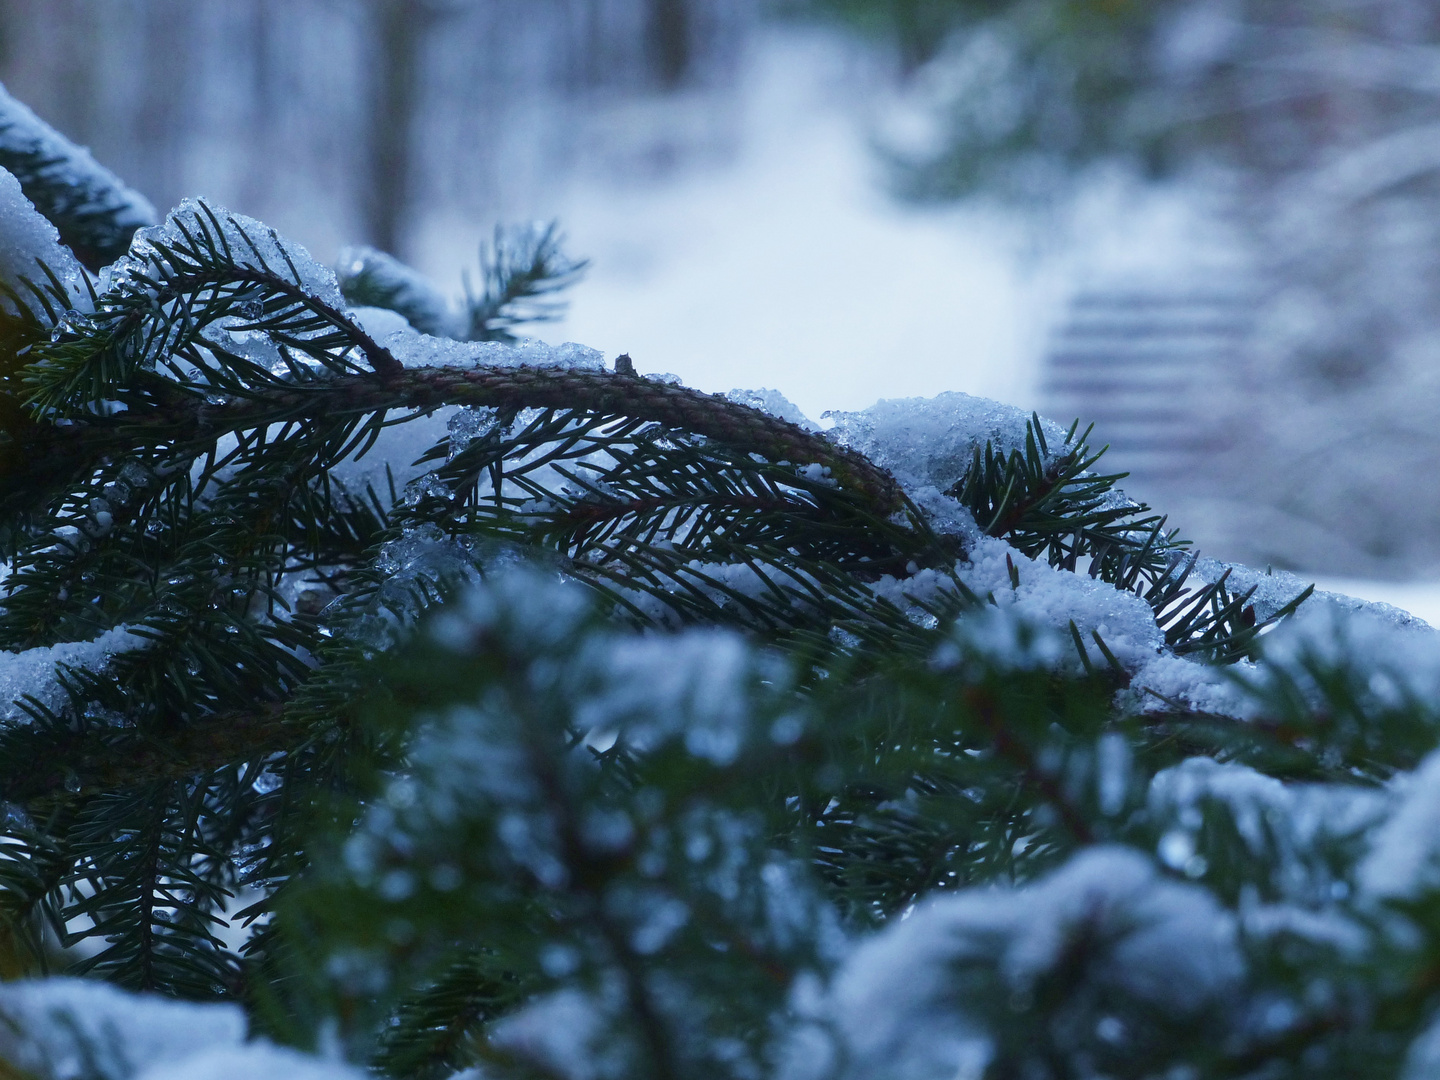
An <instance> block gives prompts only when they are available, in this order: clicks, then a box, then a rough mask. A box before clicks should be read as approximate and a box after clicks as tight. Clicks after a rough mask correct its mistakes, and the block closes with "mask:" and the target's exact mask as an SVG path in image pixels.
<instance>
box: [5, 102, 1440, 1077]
mask: <svg viewBox="0 0 1440 1080" xmlns="http://www.w3.org/2000/svg"><path fill="white" fill-rule="evenodd" d="M0 118H3V119H4V120H5V121H7V122H6V123H5V124H3V125H0V164H3V165H4V166H5V168H6V169H8V170H9V171H8V172H6V173H4V174H0V230H3V239H4V244H5V246H4V252H3V254H4V260H3V265H0V271H3V274H4V280H3V282H0V289H3V294H4V304H3V322H0V331H3V340H0V515H3V516H0V553H3V556H4V560H5V565H6V576H5V577H4V579H3V602H0V649H3V650H5V651H4V652H3V653H0V680H3V681H4V683H5V686H6V690H7V693H6V695H5V700H6V702H7V707H6V714H5V717H4V719H3V723H0V799H3V802H4V807H5V818H4V834H3V851H0V915H3V926H4V934H5V937H4V957H3V959H4V965H5V971H4V974H5V975H6V976H7V978H9V979H10V980H11V981H8V982H5V983H3V984H0V1014H3V1016H4V1018H5V1021H6V1022H5V1023H4V1024H3V1025H0V1071H3V1072H4V1074H5V1075H19V1076H26V1077H35V1078H52V1077H53V1078H56V1080H59V1078H61V1077H66V1078H71V1077H85V1078H90V1077H96V1078H107V1080H121V1078H128V1077H132V1076H134V1077H139V1076H144V1077H149V1078H151V1080H155V1078H162V1077H169V1076H176V1077H179V1076H186V1077H195V1076H216V1077H236V1078H239V1077H249V1076H259V1075H270V1074H274V1073H277V1072H278V1073H284V1074H286V1075H297V1076H315V1077H322V1076H323V1077H330V1076H334V1077H340V1076H359V1075H362V1071H363V1070H365V1069H369V1070H373V1071H375V1072H378V1073H379V1074H381V1075H385V1076H393V1077H397V1078H400V1077H406V1078H408V1077H416V1078H422V1077H423V1078H429V1077H437V1078H438V1077H445V1076H450V1075H452V1074H455V1073H458V1072H463V1071H466V1070H469V1071H468V1072H467V1073H466V1075H468V1076H472V1077H565V1078H575V1080H579V1078H588V1077H597V1078H598V1077H625V1078H657V1080H659V1078H680V1077H692V1076H693V1077H727V1076H733V1077H737V1078H749V1077H775V1078H791V1077H794V1078H811V1077H813V1078H817V1080H818V1078H836V1080H839V1078H849V1077H853V1078H859V1077H865V1078H883V1077H896V1078H902V1077H903V1078H905V1080H926V1078H929V1077H946V1078H950V1077H957V1076H963V1077H990V1078H1001V1077H1016V1078H1021V1077H1023V1078H1029V1077H1046V1078H1049V1077H1055V1078H1059V1077H1097V1078H1098V1077H1171V1078H1179V1077H1197V1078H1199V1077H1236V1078H1238V1077H1262V1076H1263V1077H1283V1076H1302V1075H1303V1076H1307V1077H1337V1078H1338V1077H1357V1076H1375V1077H1398V1076H1407V1077H1421V1076H1429V1075H1433V1074H1434V1071H1435V1070H1436V1069H1440V1036H1437V1034H1436V1031H1440V1028H1434V1029H1432V1026H1431V1024H1432V1020H1433V1013H1434V1010H1435V1007H1436V1005H1437V992H1440V979H1437V977H1436V972H1437V970H1440V919H1437V917H1436V913H1437V912H1440V906H1437V903H1436V901H1437V890H1440V873H1437V867H1440V864H1437V851H1436V843H1435V839H1434V838H1435V836H1436V835H1437V830H1436V828H1435V826H1436V824H1437V821H1440V801H1437V799H1436V797H1435V795H1434V791H1435V784H1436V774H1437V772H1440V758H1437V757H1435V756H1433V751H1434V747H1435V743H1436V732H1437V706H1436V702H1437V701H1440V694H1437V691H1440V643H1437V641H1436V639H1435V635H1434V633H1433V632H1432V631H1430V630H1429V629H1428V628H1426V627H1424V626H1423V624H1419V623H1418V622H1417V621H1416V620H1413V619H1409V618H1408V617H1406V616H1404V615H1403V613H1399V612H1395V611H1393V610H1391V609H1383V608H1380V607H1377V606H1374V605H1370V606H1366V605H1361V604H1359V603H1358V602H1355V601H1348V600H1346V599H1345V598H1341V597H1333V596H1332V597H1315V596H1313V595H1312V590H1310V589H1308V588H1305V587H1304V586H1303V583H1301V582H1299V581H1298V580H1297V579H1294V578H1293V577H1291V576H1289V575H1285V574H1275V573H1268V572H1265V573H1262V572H1257V571H1254V570H1248V569H1246V568H1243V567H1233V566H1226V565H1224V564H1220V563H1216V562H1214V561H1213V560H1207V559H1203V558H1201V557H1200V556H1199V554H1198V553H1195V552H1193V551H1191V550H1190V548H1189V545H1188V544H1187V543H1186V542H1185V541H1184V540H1183V538H1181V537H1180V536H1179V535H1178V534H1177V533H1176V532H1175V531H1174V530H1172V529H1171V528H1170V527H1169V525H1168V524H1167V522H1166V520H1165V518H1163V517H1162V516H1160V515H1159V514H1156V513H1154V512H1152V511H1151V510H1150V509H1149V508H1148V507H1146V506H1144V505H1141V504H1138V503H1136V502H1134V501H1132V500H1130V499H1128V498H1126V497H1125V496H1124V495H1123V493H1122V492H1121V491H1120V489H1119V488H1118V487H1117V486H1116V485H1117V483H1118V481H1120V480H1121V479H1122V477H1120V476H1116V475H1112V474H1107V473H1105V472H1104V471H1103V469H1102V468H1100V464H1101V452H1100V451H1097V450H1092V449H1091V443H1090V432H1088V431H1084V432H1082V431H1081V430H1080V429H1079V427H1078V425H1075V426H1071V427H1070V428H1069V429H1062V428H1059V427H1057V426H1056V425H1054V424H1052V423H1050V422H1048V421H1044V420H1042V419H1040V418H1039V417H1036V416H1029V417H1026V416H1024V415H1023V414H1021V413H1019V412H1018V411H1016V410H1013V409H1008V408H1006V407H1004V406H997V405H995V404H994V403H991V402H984V401H979V400H977V399H974V398H969V397H966V396H964V395H962V394H947V395H941V396H940V397H938V398H935V399H931V400H928V401H912V402H883V403H881V404H880V405H878V406H876V407H875V408H874V409H871V410H868V411H866V412H862V413H852V414H844V415H840V416H838V417H836V418H835V421H836V422H835V424H834V425H833V426H832V427H831V428H830V429H829V430H828V431H824V432H822V431H819V430H818V429H816V428H815V427H814V425H811V424H809V423H808V422H806V421H804V418H803V417H801V416H799V414H798V412H796V411H795V410H794V409H793V407H792V406H789V405H788V403H787V402H785V401H784V400H783V398H781V397H780V396H779V395H778V394H776V393H774V392H773V391H757V392H736V393H732V394H730V395H724V396H720V395H711V394H704V393H700V392H697V391H695V390H691V389H688V388H686V387H684V386H682V385H679V384H678V383H676V382H675V381H674V380H673V379H670V378H668V377H662V376H646V375H642V374H639V373H637V371H636V369H635V366H634V364H633V362H632V361H631V360H630V358H629V357H627V356H622V357H619V358H617V359H616V360H615V361H614V362H613V365H612V364H610V363H607V362H606V361H605V360H604V358H602V357H600V356H599V355H598V354H596V353H594V352H593V351H592V350H588V349H585V348H582V347H579V346H573V345H565V346H560V347H558V348H552V347H550V346H548V345H544V344H542V343H539V342H537V341H534V340H530V339H526V338H522V337H519V336H518V335H517V331H518V330H519V329H521V328H522V327H523V326H524V325H525V324H526V323H527V322H531V321H534V320H535V319H537V318H544V317H545V316H547V315H550V314H553V313H554V312H555V310H556V309H555V306H554V305H555V303H557V302H558V296H557V290H560V289H562V288H563V287H564V286H565V285H567V284H568V283H570V282H571V281H573V280H575V278H576V277H577V275H578V274H579V273H580V271H581V270H582V269H583V267H582V265H581V264H579V263H577V262H575V261H573V260H571V259H569V258H568V257H567V256H565V254H564V253H563V250H562V248H561V245H560V243H559V238H558V234H557V233H556V232H555V231H554V230H553V229H552V230H544V229H542V230H518V231H517V230H500V231H498V232H497V233H496V234H495V237H494V240H493V241H492V242H491V243H490V244H488V245H487V246H486V247H485V249H484V250H483V252H482V257H481V262H482V275H481V276H482V284H480V285H479V286H478V288H472V289H470V290H469V291H468V292H467V298H466V301H465V303H464V304H463V305H461V306H460V307H454V306H452V305H450V304H449V302H448V301H447V300H446V299H445V298H444V297H443V296H442V295H441V294H439V293H438V292H437V291H436V290H435V289H434V288H433V287H432V286H430V285H429V284H428V283H427V282H425V280H424V279H423V278H421V277H420V276H419V275H418V274H416V273H415V272H414V271H411V270H409V269H408V268H406V267H404V266H402V265H400V264H398V263H397V262H395V260H393V259H392V258H391V257H389V256H387V255H385V254H384V253H381V252H376V251H371V250H365V249H355V250H351V251H348V252H346V253H345V255H344V256H342V259H341V265H340V267H339V272H338V275H337V274H336V273H332V272H331V271H330V270H328V269H326V268H324V267H322V266H319V265H318V264H316V263H315V262H314V261H313V260H311V259H310V258H309V256H308V255H306V253H305V252H304V251H303V250H302V249H301V248H299V247H298V246H297V245H295V244H293V243H290V242H289V241H287V240H285V239H283V238H281V237H279V236H278V235H276V234H275V233H274V232H273V231H271V230H269V229H267V228H266V227H265V226H263V225H262V224H260V223H259V222H256V221H252V220H250V219H247V218H244V217H242V216H239V215H235V214H230V213H227V212H226V211H224V210H222V209H221V208H219V207H215V206H211V205H208V204H206V203H203V202H193V201H192V202H186V203H184V204H182V205H181V206H180V207H178V208H177V209H175V210H174V211H172V212H171V213H170V214H169V215H168V216H167V218H166V219H165V221H164V222H163V223H161V224H158V225H152V226H148V227H144V228H139V229H138V231H137V227H138V226H139V225H141V224H143V222H144V218H145V216H146V214H147V209H146V208H145V207H144V206H143V204H141V203H139V202H138V201H137V200H135V199H133V198H130V197H129V196H128V194H127V193H126V191H125V189H124V188H123V186H122V185H120V183H119V182H118V181H116V180H114V179H113V178H106V179H105V183H104V184H102V185H100V186H99V187H96V186H95V184H96V183H97V180H96V178H97V177H98V176H101V175H102V174H101V173H100V172H98V171H97V170H98V167H94V166H93V163H91V162H89V161H88V158H82V157H79V156H78V155H79V152H78V151H75V150H74V148H73V147H70V146H69V145H68V144H67V143H65V142H64V140H63V139H61V138H60V137H59V136H58V135H56V134H55V133H54V132H50V131H48V129H44V128H43V126H42V125H40V124H39V121H37V120H35V119H34V117H33V116H32V115H30V114H28V113H27V112H25V111H24V110H23V109H22V108H21V107H20V106H18V105H17V104H15V103H14V102H12V101H9V100H8V99H6V100H4V101H3V102H0ZM27 154H28V155H29V157H27V156H26V155H27ZM41 154H43V155H44V156H45V157H46V159H47V161H48V163H46V164H44V165H43V167H42V166H41V164H40V161H39V157H38V155H41ZM82 166H83V168H82ZM37 178H38V179H37ZM102 178H103V177H102ZM82 181H83V182H84V183H88V184H90V185H91V186H90V187H88V188H85V189H84V191H83V192H81V190H80V185H81V183H82ZM67 185H73V187H72V186H67ZM82 196H83V197H82ZM117 230H120V231H123V232H124V233H126V237H125V242H124V243H120V242H118V241H116V240H115V239H114V237H115V236H116V231H117ZM130 234H133V235H130ZM77 236H90V237H94V238H97V239H96V240H95V242H93V243H82V242H80V241H75V240H73V238H74V237H77ZM67 237H69V238H72V239H67ZM106 237H109V238H110V239H104V238H106ZM102 241H103V242H102ZM66 244H70V245H71V246H68V247H67V246H66ZM106 245H109V246H106ZM78 247H85V248H86V250H87V252H89V251H93V252H103V253H104V254H103V255H99V256H97V257H96V259H95V260H91V259H90V257H89V255H87V256H86V258H85V259H83V260H82V259H81V258H80V257H79V254H78V250H77V248H78ZM122 249H123V250H122ZM90 261H94V262H96V263H97V265H96V266H94V267H92V268H91V269H87V268H86V267H87V263H88V262H90ZM240 897H244V898H245V899H244V901H243V902H242V901H240V900H239V899H238V898H240ZM137 991H140V992H145V993H143V994H139V995H137V994H135V992H137ZM166 999H170V1000H166ZM277 1044H279V1045H277ZM286 1047H290V1048H293V1049H287V1048H286Z"/></svg>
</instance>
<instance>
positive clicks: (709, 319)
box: [420, 29, 1054, 418]
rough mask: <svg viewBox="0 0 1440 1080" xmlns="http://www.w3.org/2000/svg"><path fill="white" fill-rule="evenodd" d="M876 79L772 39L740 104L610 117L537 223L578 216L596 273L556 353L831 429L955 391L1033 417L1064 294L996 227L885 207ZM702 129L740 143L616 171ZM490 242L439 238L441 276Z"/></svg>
mask: <svg viewBox="0 0 1440 1080" xmlns="http://www.w3.org/2000/svg"><path fill="white" fill-rule="evenodd" d="M866 78H867V75H866V73H865V72H864V71H863V69H861V70H857V64H856V62H855V59H854V56H853V54H852V53H850V52H849V51H848V50H847V49H846V47H845V46H844V45H843V44H842V43H841V42H840V41H839V40H838V39H837V38H834V37H832V36H828V35H823V34H798V33H796V32H794V31H783V30H773V29H772V30H770V31H767V32H766V33H765V34H763V35H762V36H761V39H760V40H759V41H758V42H757V44H756V46H755V49H754V51H753V53H752V55H751V59H750V62H749V69H748V74H747V75H746V77H745V78H743V79H742V80H741V83H740V88H739V93H738V95H736V97H735V98H733V99H729V98H728V95H727V100H725V101H721V102H716V101H713V100H712V101H694V100H692V101H689V102H686V101H683V100H682V101H679V102H676V103H674V104H672V105H669V106H666V107H665V108H664V109H661V110H657V109H656V107H655V105H654V103H648V104H647V103H645V102H639V103H637V102H634V101H631V102H627V103H619V104H614V105H611V106H609V107H608V108H605V107H600V108H597V110H596V112H595V113H594V114H593V115H591V116H590V117H588V118H587V120H586V121H585V122H584V123H583V124H582V129H581V130H580V131H579V132H578V134H577V136H576V137H577V138H580V139H588V140H591V141H594V142H598V144H599V145H597V146H595V148H594V150H593V152H592V153H591V154H590V157H589V160H586V158H585V157H584V156H583V155H582V156H581V157H580V158H579V160H578V161H577V163H576V170H575V172H574V174H573V175H572V176H571V177H570V178H569V180H568V182H567V183H565V184H564V185H563V186H561V187H560V188H558V189H557V190H554V191H549V192H545V191H541V192H536V193H535V194H534V196H533V204H532V206H530V207H524V208H523V212H525V213H526V214H527V216H530V215H533V216H539V217H558V218H560V220H561V221H562V222H563V224H564V226H565V228H566V231H567V232H568V234H569V235H570V237H571V239H572V248H573V250H574V251H576V252H577V253H581V254H584V255H588V256H590V257H591V258H592V259H593V267H592V269H591V272H590V274H589V276H588V278H587V280H586V281H585V283H584V284H583V285H581V286H580V287H579V288H578V289H577V290H576V291H575V297H574V303H573V306H572V308H571V311H570V315H569V317H568V318H567V319H566V320H565V322H563V323H562V324H559V325H558V326H555V327H551V328H547V330H546V332H545V333H544V336H545V337H546V338H547V339H549V340H552V341H560V340H566V339H570V340H575V341H581V342H584V343H586V344H589V345H593V346H595V347H596V348H599V349H602V350H604V351H605V352H607V353H608V354H610V355H614V354H617V353H620V352H625V351H628V352H629V353H630V354H631V355H632V356H633V357H634V359H635V362H636V365H637V366H638V367H639V369H640V370H641V371H669V372H673V373H675V374H677V375H679V376H680V377H681V378H682V379H684V380H685V381H686V382H687V383H688V384H690V385H693V386H697V387H699V388H701V389H704V390H710V391H716V390H719V391H723V390H729V389H731V388H733V387H747V388H748V387H760V386H767V387H772V388H775V389H779V390H781V391H782V392H783V393H784V394H786V396H788V397H790V398H791V399H792V400H794V401H795V402H796V403H797V404H798V405H799V406H800V407H801V408H802V409H803V410H804V411H805V412H806V413H808V414H810V415H811V416H812V417H816V418H818V416H819V414H820V413H821V412H823V411H824V410H826V409H859V408H864V407H865V406H867V405H870V404H873V403H874V402H875V401H876V400H877V399H879V398H884V397H909V396H917V395H931V394H935V393H939V392H941V391H943V390H964V391H967V392H969V393H972V394H978V395H981V396H984V397H993V398H997V399H999V400H1002V401H1006V402H1010V403H1014V404H1019V405H1022V406H1026V407H1030V406H1031V405H1033V403H1034V399H1035V387H1036V386H1037V384H1038V361H1039V356H1040V353H1041V350H1042V348H1043V345H1044V339H1045V334H1046V332H1047V331H1048V328H1049V318H1050V313H1051V311H1053V309H1054V305H1053V304H1047V303H1046V302H1045V297H1046V296H1047V295H1049V293H1047V287H1046V279H1045V278H1044V277H1043V276H1042V275H1038V274H1035V273H1033V272H1031V270H1029V269H1027V267H1026V265H1025V264H1024V262H1023V261H1022V260H1021V258H1020V257H1019V256H1018V254H1017V251H1018V246H1019V245H1018V243H1017V240H1018V238H1017V236H1016V234H1015V230H1007V228H1006V227H1005V226H1004V225H1003V224H1002V223H1000V222H999V221H997V220H996V218H995V217H994V216H993V215H986V214H982V213H977V212H974V211H965V210H956V209H953V208H940V209H916V208H910V207H905V206H902V205H899V204H898V203H896V202H895V201H894V200H892V199H891V198H890V197H889V196H888V195H887V194H886V193H885V192H884V190H883V189H882V185H881V183H880V177H879V171H878V169H877V159H876V156H875V154H874V153H873V150H872V147H871V146H870V145H869V144H868V142H867V138H866V134H865V124H864V122H863V118H864V116H865V113H866V110H867V109H868V108H869V107H870V104H871V103H870V102H868V101H867V100H866V97H867V88H866V86H865V81H866ZM869 89H870V90H873V89H874V86H873V84H872V85H871V87H870V88H869ZM717 109H720V110H723V111H724V112H725V113H726V115H725V116H724V117H723V118H722V119H721V120H719V121H717V120H716V117H715V111H716V110H717ZM666 110H669V111H668V114H667V111H666ZM687 110H688V112H687ZM687 116H688V117H690V118H692V124H691V126H692V127H698V126H700V125H702V124H709V125H712V126H718V127H724V128H725V129H726V132H727V140H726V141H728V143H729V145H728V146H726V147H725V148H724V151H723V160H715V157H714V156H713V155H712V156H711V157H710V158H709V159H708V160H703V161H701V162H699V163H697V164H696V165H694V166H693V167H688V168H687V167H685V166H684V165H683V164H682V165H681V166H680V167H676V168H673V169H670V170H666V171H664V172H663V173H662V174H661V175H658V176H657V175H655V173H654V172H650V173H649V174H647V173H646V172H645V170H644V169H642V168H640V167H638V166H636V167H634V168H630V169H625V168H624V167H623V166H622V167H619V168H617V167H616V164H615V163H616V159H617V158H623V157H624V154H625V145H624V144H628V145H629V146H630V147H632V148H633V147H634V145H635V144H637V143H643V142H645V141H646V140H647V139H648V140H650V141H651V142H652V144H653V145H654V146H660V147H663V146H664V145H665V141H666V139H667V138H668V139H669V140H670V141H671V142H673V141H676V138H677V136H676V133H675V132H674V131H670V132H668V133H667V131H666V127H667V125H669V126H672V127H673V125H675V124H676V123H677V117H678V118H679V120H678V122H679V123H680V124H682V125H683V124H684V123H685V118H686V117H687ZM597 133H598V136H597ZM607 150H608V151H610V153H609V154H608V155H607V153H606V151H607ZM637 159H639V160H643V158H642V157H641V155H638V154H633V153H632V154H631V156H630V160H637ZM517 209H521V208H517ZM474 234H475V228H474V225H473V224H468V225H461V223H459V222H456V221H453V220H443V219H442V220H436V221H432V222H431V223H430V225H429V227H428V228H427V229H426V230H425V231H424V234H423V235H424V241H425V242H424V245H423V250H424V252H425V255H424V257H423V258H422V259H421V260H420V261H421V262H422V264H423V266H424V268H425V269H427V270H428V271H429V272H430V273H431V274H432V275H433V276H434V277H435V278H436V279H437V280H439V281H455V280H457V279H458V276H459V272H460V268H461V267H463V266H465V265H466V264H467V263H469V262H471V261H472V260H473V258H474V254H473V246H472V239H473V236H474Z"/></svg>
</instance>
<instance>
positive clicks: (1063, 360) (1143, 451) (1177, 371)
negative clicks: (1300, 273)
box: [1042, 281, 1253, 486]
mask: <svg viewBox="0 0 1440 1080" xmlns="http://www.w3.org/2000/svg"><path fill="white" fill-rule="evenodd" d="M1252 318H1253V293H1251V292H1250V291H1248V290H1244V291H1240V290H1237V291H1225V290H1222V289H1213V288H1205V287H1194V286H1191V287H1183V286H1177V284H1176V283H1175V282H1173V281H1169V282H1161V283H1156V284H1155V285H1153V286H1148V285H1134V284H1129V285H1124V286H1115V287H1101V288H1091V289H1087V290H1083V291H1081V292H1079V293H1077V294H1076V295H1075V296H1074V297H1073V298H1072V299H1071V301H1070V304H1069V306H1068V310H1067V312H1066V315H1065V318H1064V319H1063V321H1062V322H1061V324H1060V326H1059V327H1058V329H1057V332H1056V333H1055V335H1054V337H1053V339H1052V341H1051V344H1050V348H1049V350H1048V352H1047V355H1046V358H1045V367H1044V373H1043V383H1042V396H1043V399H1044V410H1045V411H1046V413H1047V415H1049V416H1050V417H1051V418H1052V419H1054V420H1057V421H1060V422H1062V423H1065V424H1067V425H1068V424H1069V422H1070V421H1071V420H1073V419H1075V418H1077V417H1078V418H1079V420H1080V424H1081V428H1082V430H1083V428H1084V427H1085V425H1087V424H1090V423H1092V422H1093V423H1094V425H1095V431H1094V433H1093V434H1092V436H1091V443H1092V445H1093V446H1095V447H1097V448H1098V447H1100V446H1104V445H1105V444H1107V443H1108V444H1109V446H1110V450H1109V453H1108V454H1107V455H1106V458H1105V466H1106V467H1107V471H1111V470H1113V471H1126V472H1129V473H1131V474H1132V476H1133V477H1134V481H1133V482H1138V483H1139V484H1140V485H1141V486H1144V485H1145V484H1146V483H1147V482H1150V481H1154V482H1157V483H1164V482H1165V481H1173V480H1175V479H1178V478H1180V477H1182V476H1184V475H1186V474H1188V473H1191V472H1192V471H1193V470H1195V469H1196V468H1197V467H1199V466H1200V464H1201V462H1202V461H1203V460H1204V458H1205V457H1206V456H1207V454H1208V453H1213V452H1214V451H1217V450H1222V449H1223V448H1224V445H1225V443H1226V441H1227V435H1226V427H1227V425H1226V424H1225V423H1224V420H1223V417H1224V416H1225V414H1226V413H1227V412H1228V411H1229V410H1226V409H1222V408H1217V406H1219V405H1220V402H1218V401H1217V400H1215V395H1216V391H1217V388H1218V387H1233V386H1234V383H1235V376H1236V375H1237V374H1238V372H1239V370H1240V369H1241V368H1242V367H1243V353H1242V350H1243V348H1244V344H1245V342H1246V340H1247V338H1248V336H1249V333H1250V326H1251V322H1252Z"/></svg>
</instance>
